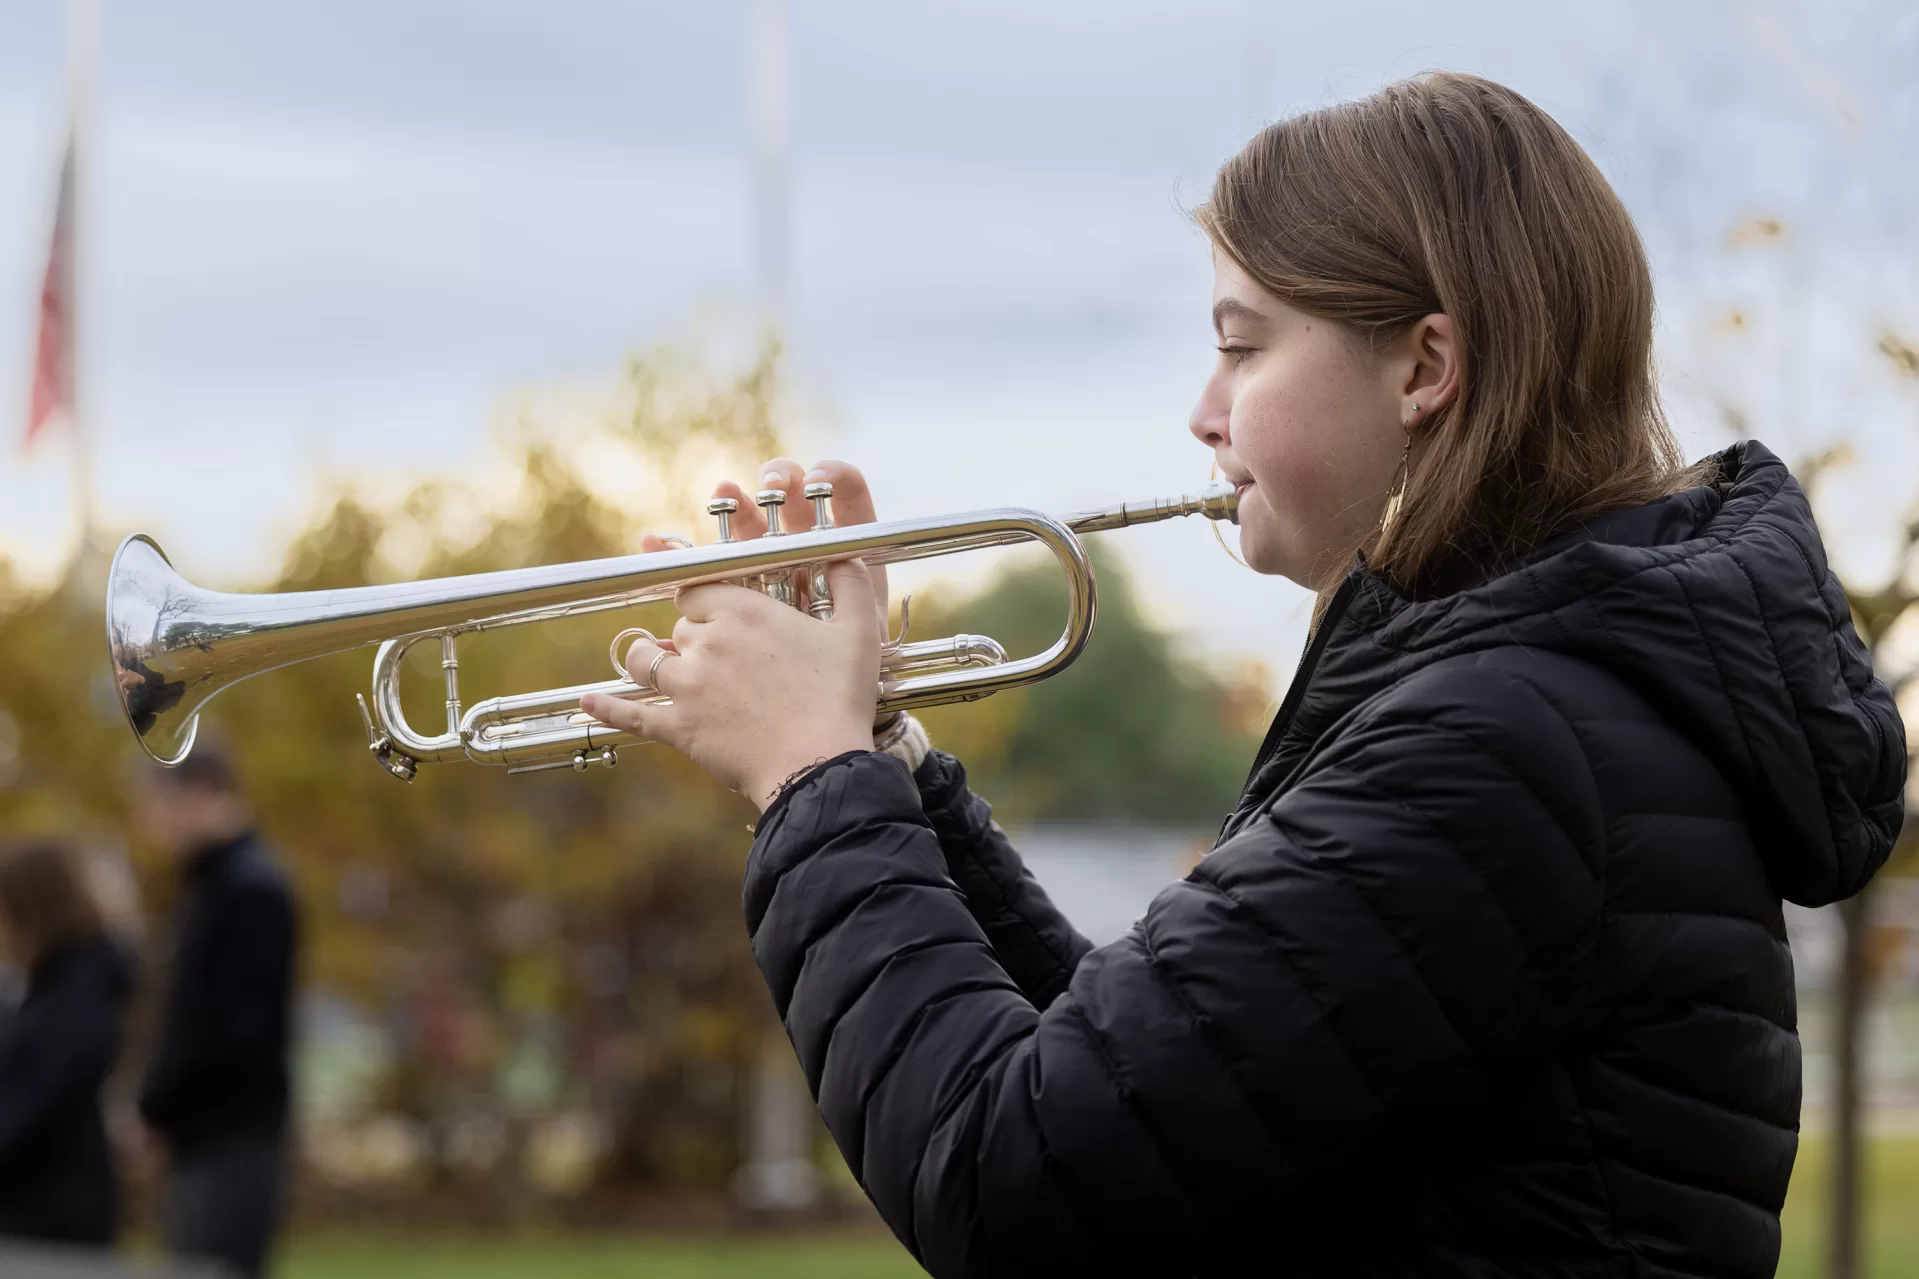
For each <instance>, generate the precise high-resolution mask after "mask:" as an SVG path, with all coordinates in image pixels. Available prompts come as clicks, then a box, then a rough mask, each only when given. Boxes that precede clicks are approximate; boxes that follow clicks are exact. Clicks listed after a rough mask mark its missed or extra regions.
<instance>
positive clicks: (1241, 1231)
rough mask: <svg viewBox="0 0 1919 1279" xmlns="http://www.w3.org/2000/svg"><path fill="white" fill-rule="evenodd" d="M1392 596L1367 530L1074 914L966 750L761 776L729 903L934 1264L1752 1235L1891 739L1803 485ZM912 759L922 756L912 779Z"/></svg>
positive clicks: (1600, 1248)
mask: <svg viewBox="0 0 1919 1279" xmlns="http://www.w3.org/2000/svg"><path fill="white" fill-rule="evenodd" d="M1722 474H1723V476H1724V478H1723V480H1722V481H1721V482H1720V483H1719V484H1717V485H1714V486H1708V487H1702V488H1699V489H1695V490H1692V491H1689V492H1686V493H1682V494H1680V495H1677V496H1675V497H1672V498H1669V499H1666V500H1663V501H1660V502H1657V503H1654V504H1652V505H1650V506H1647V507H1643V508H1639V509H1636V510H1631V511H1625V512H1620V513H1617V514H1615V515H1612V516H1609V517H1606V518H1603V519H1601V520H1599V521H1596V522H1595V523H1594V524H1593V525H1591V526H1590V527H1588V528H1587V529H1585V530H1582V531H1581V532H1580V533H1578V534H1575V535H1573V536H1570V537H1567V538H1564V539H1561V540H1559V541H1558V542H1555V543H1554V544H1553V545H1552V546H1550V547H1548V548H1546V549H1545V550H1544V551H1542V552H1541V553H1540V554H1539V555H1537V556H1535V557H1534V558H1533V559H1531V560H1530V561H1529V562H1528V563H1527V564H1525V565H1523V566H1521V567H1520V568H1518V569H1517V570H1515V571H1513V572H1511V573H1508V574H1506V575H1504V576H1500V577H1498V578H1495V579H1493V580H1491V581H1489V582H1486V583H1484V584H1483V585H1481V586H1478V587H1475V588H1472V589H1468V590H1465V591H1461V592H1459V593H1456V594H1453V595H1450V596H1447V597H1445V598H1442V599H1437V600H1430V601H1425V602H1409V601H1407V600H1405V599H1402V598H1400V597H1399V596H1397V595H1395V593H1394V592H1393V591H1392V590H1390V589H1389V588H1388V587H1387V586H1386V585H1385V584H1384V583H1383V582H1382V581H1380V580H1379V579H1377V578H1375V577H1372V576H1370V575H1368V574H1366V573H1364V572H1357V573H1355V574H1354V575H1353V577H1352V578H1350V579H1349V580H1348V581H1347V583H1346V584H1345V586H1344V587H1343V588H1342V589H1341V590H1340V592H1339V596H1338V599H1337V601H1336V603H1335V604H1334V605H1333V607H1332V609H1331V611H1330V612H1329V613H1328V615H1327V617H1326V619H1325V621H1324V622H1323V623H1322V625H1321V627H1320V631H1319V634H1318V636H1317V638H1316V639H1315V640H1314V642H1313V644H1312V645H1311V647H1310V650H1309V653H1308V659H1307V663H1306V664H1305V665H1304V666H1303V667H1302V670H1301V672H1300V674H1299V676H1298V677H1297V678H1296V680H1295V682H1294V688H1293V690H1292V692H1291V693H1290V694H1289V696H1288V698H1287V704H1286V705H1285V707H1283V708H1282V710H1281V712H1280V716H1279V719H1278V721H1277V722H1276V723H1275V725H1274V729H1273V733H1272V735H1271V737H1269V739H1268V743H1267V747H1266V748H1265V749H1264V750H1262V752H1261V756H1260V761H1259V763H1258V764H1257V766H1256V767H1255V769H1254V773H1253V777H1252V779H1251V781H1250V783H1249V785H1248V788H1247V795H1246V799H1245V800H1244V802H1243V803H1242V804H1241V805H1240V808H1239V810H1238V811H1237V812H1236V813H1235V814H1234V815H1233V816H1232V817H1231V818H1230V819H1229V820H1228V822H1227V825H1226V827H1225V829H1224V831H1223V832H1222V835H1221V839H1220V843H1219V845H1218V847H1217V848H1216V849H1215V850H1214V851H1213V853H1212V854H1211V855H1209V856H1208V857H1207V858H1206V859H1205V860H1204V861H1203V862H1202V863H1201V865H1200V867H1199V868H1198V869H1197V870H1196V871H1195V872H1194V873H1193V874H1192V875H1191V876H1190V877H1188V878H1187V879H1186V880H1184V881H1183V882H1181V883H1178V884H1175V885H1173V886H1171V887H1169V888H1168V889H1166V890H1165V891H1164V892H1163V893H1161V894H1160V895H1159V897H1158V899H1157V900H1155V901H1154V902H1153V904H1152V906H1151V908H1150V909H1149V910H1148V911H1147V914H1146V917H1145V918H1144V919H1143V920H1141V921H1140V923H1139V924H1138V925H1137V926H1135V928H1134V929H1133V930H1132V932H1131V933H1130V934H1129V935H1128V936H1127V937H1125V938H1123V939H1122V940H1120V941H1117V942H1115V943H1113V944H1112V945H1110V946H1106V947H1102V948H1100V949H1097V950H1094V949H1091V948H1090V947H1089V946H1088V944H1087V943H1086V941H1085V940H1084V939H1082V938H1081V937H1079V936H1078V934H1076V933H1075V932H1074V931H1073V930H1072V928H1071V927H1070V926H1069V925H1068V924H1067V923H1066V921H1065V920H1064V919H1063V918H1061V916H1060V915H1059V914H1058V912H1056V911H1055V910H1054V909H1053V907H1052V906H1051V904H1050V903H1049V902H1048V901H1047V899H1046V897H1045V895H1044V893H1042V892H1041V891H1040V889H1039V888H1038V887H1037V885H1036V884H1035V883H1034V882H1033V880H1032V879H1031V877H1030V876H1028V875H1027V874H1026V873H1025V872H1024V870H1023V869H1022V867H1021V866H1020V863H1019V860H1018V858H1017V857H1016V856H1015V854H1014V852H1013V850H1012V849H1011V848H1010V847H1009V846H1008V845H1007V843H1006V841H1005V839H1004V837H1003V836H1002V835H1001V834H1000V832H999V830H998V828H997V827H996V826H994V825H992V823H991V821H990V819H989V817H988V814H987V809H986V805H985V804H984V803H982V802H980V801H979V800H978V799H977V798H975V797H974V796H972V795H971V793H970V792H968V791H967V790H966V789H965V785H964V779H963V776H962V774H961V773H960V770H959V768H958V766H957V765H956V764H954V763H953V761H952V760H950V759H948V758H946V757H944V756H940V755H938V754H935V755H934V756H932V757H931V758H929V759H928V761H927V763H926V764H925V765H923V766H922V768H921V770H920V772H919V775H918V777H917V779H915V778H910V777H908V775H907V772H906V770H905V769H904V768H903V767H902V766H901V765H900V764H899V763H898V762H897V761H896V760H894V759H892V758H890V757H887V756H884V755H875V754H866V753H860V754H852V755H846V756H842V757H840V758H839V759H837V760H834V761H830V762H829V763H828V764H826V765H824V766H823V767H821V768H819V769H817V770H815V772H814V773H813V774H812V775H811V776H810V777H809V778H808V779H806V780H805V781H803V782H802V783H800V784H799V785H797V786H795V787H794V788H792V789H791V790H790V791H789V792H788V793H787V794H786V795H785V796H784V797H783V799H782V800H781V801H780V802H778V803H776V804H775V805H774V806H773V807H772V808H771V809H769V810H768V812H767V814H766V816H765V818H764V820H763V821H762V822H761V823H760V827H759V835H758V838H757V840H756V843H755V847H754V850H753V854H752V858H751V860H750V862H749V864H748V869H747V879H746V887H745V898H746V914H747V923H748V926H749V928H750V930H751V933H752V938H753V948H754V953H755V955H756V956H757V958H758V960H759V963H760V967H761V968H762V970H763V971H764V973H765V975H766V979H767V982H768V984H769V985H770V986H771V988H772V991H773V996H774V999H775V1002H776V1004H777V1006H778V1008H779V1011H780V1013H781V1015H782V1016H783V1017H784V1018H785V1021H786V1026H787V1030H788V1032H789V1034H790V1035H791V1036H792V1039H793V1043H794V1045H795V1047H796V1048H797V1049H798V1051H799V1056H800V1060H801V1062H802V1063H803V1064H804V1066H805V1069H806V1074H807V1078H808V1079H809V1081H810V1082H811V1084H812V1086H813V1088H814V1091H815V1093H816V1095H817V1096H818V1098H819V1102H820V1107H821V1109H822V1111H824V1113H825V1116H826V1120H827V1124H828V1126H829V1127H830V1128H831V1129H832V1132H833V1135H834V1137H835V1139H836V1140H837V1141H838V1143H839V1145H840V1148H841V1150H842V1151H844V1152H845V1155H846V1158H847V1161H848V1163H849V1165H850V1166H851V1167H852V1169H853V1171H854V1172H855V1173H856V1174H857V1175H858V1176H859V1179H860V1182H861V1184H862V1185H863V1186H864V1187H865V1188H866V1191H867V1193H868V1194H869V1195H871V1196H872V1198H873V1201H874V1202H875V1203H876V1204H877V1205H878V1206H879V1209H880V1211H881V1213H882V1214H883V1215H884V1216H885V1218H886V1220H887V1221H888V1223H889V1224H891V1226H892V1227H893V1230H894V1231H895V1232H896V1233H897V1234H898V1235H899V1237H900V1238H901V1239H902V1240H903V1241H904V1242H905V1243H906V1245H907V1247H909V1248H910V1249H911V1250H912V1251H913V1254H914V1255H915V1256H916V1257H918V1258H919V1259H920V1261H921V1262H922V1263H923V1264H924V1265H925V1266H926V1267H927V1268H928V1269H929V1270H931V1271H932V1272H933V1273H934V1274H936V1275H941V1276H958V1275H1022V1274H1046V1275H1060V1274H1087V1275H1093V1274H1098V1275H1114V1274H1150V1275H1194V1274H1233V1275H1238V1274H1246V1273H1253V1272H1258V1273H1278V1274H1302V1275H1366V1276H1384V1275H1394V1276H1402V1275H1403V1276H1414V1275H1417V1276H1466V1275H1472V1276H1486V1275H1508V1276H1519V1275H1524V1276H1564V1277H1568V1279H1571V1277H1575V1276H1577V1277H1581V1279H1584V1277H1588V1276H1592V1277H1596V1276H1682V1275H1683V1276H1712V1277H1714V1279H1733V1277H1743V1276H1764V1275H1771V1274H1772V1273H1773V1270H1774V1267H1775V1264H1776V1261H1777V1257H1778V1251H1779V1218H1778V1213H1779V1207H1780V1204H1781V1202H1782V1201H1783V1199H1784V1198H1785V1193H1786V1182H1787V1178H1788V1176H1789V1174H1790V1173H1791V1171H1792V1162H1793V1154H1794V1151H1795V1148H1796V1144H1797V1137H1796V1129H1797V1126H1798V1118H1799V1100H1800V1078H1799V1042H1798V1039H1797V1037H1796V1035H1795V1031H1794V1001H1793V974H1792V960H1791V957H1790V955H1789V954H1788V951H1787V948H1786V934H1785V929H1784V926H1783V924H1782V921H1781V917H1780V898H1781V897H1782V896H1783V897H1787V898H1790V899H1792V900H1794V901H1799V902H1804V903H1807V904H1817V903H1823V902H1830V901H1832V900H1835V899H1836V898H1840V897H1844V896H1846V895H1849V894H1851V893H1854V892H1857V891H1858V890H1859V888H1860V887H1861V886H1863V885H1864V884H1865V882H1866V881H1867V879H1868V878H1869V877H1870V876H1871V875H1872V874H1873V872H1874V871H1875V870H1876V869H1877V868H1878V866H1879V865H1880V863H1881V862H1882V861H1883V860H1884V858H1885V856H1886V853H1887V851H1888V849H1889V847H1890V845H1891V843H1892V841H1893V838H1894V836H1895V835H1896V833H1897V831H1898V827H1899V822H1900V795H1901V791H1902V787H1903V785H1904V781H1905V764H1906V752H1905V737H1904V730H1903V728H1902V727H1901V724H1900V720H1899V717H1898V714H1897V712H1896V711H1895V709H1894V707H1893V703H1892V700H1891V698H1890V697H1889V696H1888V694H1887V692H1886V689H1885V688H1884V687H1883V686H1882V685H1880V684H1879V683H1877V682H1876V681H1875V680H1874V679H1873V677H1872V673H1871V670H1870V669H1869V666H1868V664H1867V659H1866V655H1865V653H1864V652H1863V650H1862V648H1861V645H1860V643H1859V640H1858V638H1857V636H1856V635H1855V634H1854V632H1853V628H1852V625H1851V621H1850V617H1849V613H1848V610H1847V607H1846V603H1845V599H1844V597H1843V595H1842V593H1841V591H1840V588H1839V586H1838V584H1837V583H1836V582H1835V581H1834V579H1833V577H1832V575H1831V574H1830V572H1828V570H1827V567H1826V560H1825V555H1824V552H1823V549H1822V547H1821V545H1820V541H1819V536H1818V533H1817V530H1816V529H1815V527H1814V524H1813V519H1812V515H1811V513H1810V511H1809V510H1808V508H1807V505H1806V502H1805V498H1804V496H1803V495H1802V494H1801V492H1800V490H1799V487H1798V485H1797V484H1795V483H1794V482H1793V480H1792V479H1791V477H1790V476H1789V475H1788V474H1787V473H1786V469H1785V467H1784V466H1783V465H1781V464H1780V462H1779V460H1778V459H1777V458H1776V457H1774V456H1773V455H1772V454H1770V453H1768V452H1767V451H1766V450H1765V449H1764V448H1763V447H1760V446H1758V445H1756V444H1747V445H1743V446H1740V447H1738V448H1735V449H1733V450H1731V451H1730V452H1728V453H1727V454H1726V455H1725V457H1724V459H1723V471H1722ZM915 781H917V785H915Z"/></svg>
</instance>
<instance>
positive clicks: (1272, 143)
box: [1196, 73, 1694, 592]
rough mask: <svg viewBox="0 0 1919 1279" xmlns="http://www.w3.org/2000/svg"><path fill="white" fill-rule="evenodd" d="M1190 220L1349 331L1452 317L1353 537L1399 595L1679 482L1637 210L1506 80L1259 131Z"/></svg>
mask: <svg viewBox="0 0 1919 1279" xmlns="http://www.w3.org/2000/svg"><path fill="white" fill-rule="evenodd" d="M1196 216H1197V218H1198V220H1199V222H1200V225H1201V226H1202V227H1204V228H1205V230H1206V232H1207V234H1208V235H1209V236H1210V237H1211V238H1212V240H1213V243H1214V245H1215V246H1216V247H1217V249H1218V251H1220V252H1222V253H1225V254H1227V255H1228V256H1229V257H1231V258H1232V260H1233V261H1234V262H1236V263H1238V265H1239V266H1240V268H1241V269H1242V270H1244V271H1245V272H1246V274H1247V275H1249V276H1251V277H1252V278H1253V279H1254V280H1255V281H1257V282H1258V283H1259V284H1260V285H1261V287H1263V288H1265V289H1266V290H1267V291H1268V292H1270V293H1272V294H1273V295H1275V296H1276V297H1278V298H1279V299H1280V300H1281V301H1283V302H1286V303H1288V304H1289V305H1291V306H1293V307H1296V308H1298V309H1299V310H1302V311H1305V312H1307V313H1309V314H1311V315H1315V316H1318V317H1320V318H1322V319H1326V320H1330V321H1334V322H1336V323H1339V324H1341V325H1344V326H1345V327H1346V328H1347V329H1348V330H1349V331H1350V332H1351V333H1353V334H1354V335H1355V336H1357V337H1358V338H1359V339H1360V340H1362V341H1371V342H1380V341H1384V340H1387V339H1390V338H1391V337H1393V336H1394V335H1396V334H1397V333H1399V332H1401V331H1403V330H1404V329H1405V328H1406V327H1407V326H1408V325H1410V324H1412V323H1413V322H1414V321H1416V320H1418V319H1419V318H1420V317H1422V316H1425V315H1429V314H1432V313H1434V312H1444V313H1445V314H1446V315H1448V316H1450V317H1451V318H1452V321H1453V325H1454V329H1455V332H1456V333H1457V334H1458V338H1459V343H1460V346H1461V348H1462V357H1463V365H1462V373H1463V377H1462V379H1461V385H1460V391H1459V394H1458V396H1457V398H1456V399H1455V400H1454V401H1453V402H1452V403H1451V404H1448V405H1446V406H1445V407H1444V408H1442V409H1440V410H1439V411H1438V412H1436V413H1433V414H1432V415H1430V416H1429V417H1428V418H1426V419H1425V420H1424V421H1423V422H1422V423H1421V424H1420V426H1419V427H1418V428H1417V430H1418V440H1417V443H1416V445H1415V447H1414V448H1413V449H1412V450H1411V453H1410V461H1409V465H1408V468H1407V473H1406V474H1405V475H1404V476H1403V477H1400V478H1399V480H1398V482H1399V484H1400V486H1401V487H1400V488H1399V493H1400V501H1399V503H1398V510H1397V513H1396V514H1395V515H1394V516H1393V517H1392V519H1391V521H1390V524H1389V525H1387V526H1386V527H1382V528H1381V529H1379V530H1378V531H1376V532H1375V533H1374V534H1372V536H1371V537H1370V538H1369V539H1368V541H1367V543H1366V544H1365V545H1363V546H1361V547H1358V548H1355V549H1357V550H1361V551H1364V552H1365V554H1366V557H1367V560H1368V562H1369V564H1370V565H1371V567H1372V568H1373V569H1374V570H1375V571H1377V572H1379V573H1381V574H1382V575H1384V576H1385V577H1386V578H1387V579H1388V580H1390V581H1392V582H1393V583H1395V584H1396V585H1398V586H1399V587H1401V588H1402V589H1407V590H1413V591H1422V592H1423V591H1435V590H1447V589H1452V588H1455V587H1457V586H1459V585H1463V584H1465V583H1467V582H1470V581H1473V580H1476V579H1478V578H1480V577H1483V576H1484V575H1486V574H1487V573H1490V572H1493V571H1495V570H1497V569H1499V568H1500V567H1502V566H1505V565H1509V564H1510V563H1512V562H1513V561H1514V560H1517V559H1519V558H1521V557H1523V556H1524V555H1525V554H1526V553H1527V552H1529V551H1531V550H1533V549H1534V548H1536V547H1537V546H1539V545H1540V543H1542V542H1543V541H1545V540H1546V539H1547V538H1548V537H1550V536H1551V535H1553V534H1554V533H1556V532H1559V531H1562V530H1565V529H1568V528H1571V527H1573V526H1575V525H1577V524H1579V523H1581V522H1583V521H1585V520H1588V519H1590V518H1592V517H1593V516H1595V515H1597V514H1599V513H1601V512H1603V511H1607V510H1612V509H1616V508H1619V507H1625V506H1636V505H1639V504H1641V503H1644V502H1648V501H1651V500H1652V499H1654V498H1656V497H1659V496H1662V495H1664V494H1666V493H1670V492H1675V491H1677V490H1678V489H1680V488H1683V487H1685V486H1687V485H1688V484H1690V483H1693V482H1694V478H1693V477H1692V476H1691V475H1690V473H1688V472H1686V471H1684V470H1683V469H1682V459H1681V456H1680V453H1679V449H1678V445H1677V444H1676V443H1675V442H1674V440H1673V437H1672V432H1671V430H1670V429H1669V428H1668V426H1667V424H1666V419H1665V415H1664V413H1663V412H1662V411H1661V409H1660V405H1659V396H1658V391H1657V389H1656V387H1655V385H1654V380H1653V367H1652V325H1653V292H1652V275H1651V272H1650V271H1649V270H1648V268H1647V265H1646V255H1645V250H1644V249H1643V247H1642V246H1641V244H1640V242H1639V235H1638V232H1637V231H1636V230H1635V229H1634V227H1633V223H1632V218H1631V217H1630V216H1629V215H1628V214H1627V212H1626V209H1625V206H1624V205H1623V204H1621V203H1620V201H1619V197H1618V196H1617V195H1615V194H1614V193H1613V190H1612V188H1611V187H1610V186H1609V185H1608V184H1607V182H1606V179H1605V178H1604V177H1603V176H1602V175H1601V174H1600V172H1599V170H1598V168H1596V167H1595V166H1594V165H1593V162H1592V160H1591V159H1590V158H1588V157H1587V155H1586V153H1585V152H1584V151H1583V150H1581V149H1580V147H1579V144H1578V143H1576V142H1574V141H1573V140H1572V138H1571V137H1570V136H1569V135H1568V134H1567V133H1566V131H1565V130H1564V129H1562V128H1560V127H1559V125H1558V124H1556V123H1555V122H1554V121H1553V120H1552V118H1551V117H1549V116H1547V115H1546V113H1545V112H1543V111H1541V110H1540V109H1539V108H1538V107H1536V106H1534V105H1533V104H1532V103H1531V102H1529V101H1527V100H1526V99H1525V98H1523V97H1521V96H1520V95H1519V94H1517V93H1514V92H1513V91H1512V90H1511V89H1508V88H1506V87H1504V86H1503V85H1498V84H1494V83H1493V82H1491V81H1489V80H1482V79H1480V78H1479V77H1477V76H1469V75H1456V74H1451V73H1432V74H1428V75H1424V76H1419V77H1417V78H1414V79H1411V80H1404V81H1401V82H1399V83H1397V84H1393V85H1389V86H1387V87H1386V88H1384V89H1382V90H1380V91H1379V92H1378V93H1375V94H1373V95H1372V96H1371V97H1369V98H1365V99H1362V100H1360V101H1357V102H1348V103H1343V104H1340V105H1338V106H1332V107H1327V108H1324V109H1322V110H1318V111H1312V112H1308V113H1306V114H1304V115H1299V116H1295V117H1293V118H1291V119H1288V120H1283V121H1281V122H1279V123H1277V124H1274V125H1270V126H1268V127H1267V128H1266V129H1264V130H1262V131H1261V132H1260V134H1259V135H1258V136H1257V137H1255V138H1254V139H1253V140H1252V141H1251V142H1249V143H1248V144H1247V145H1246V147H1245V149H1244V150H1242V151H1241V152H1240V153H1239V154H1238V155H1236V156H1234V157H1233V158H1232V159H1231V160H1229V161H1227V163H1226V165H1225V167H1224V168H1222V169H1221V170H1220V172H1219V177H1218V179H1217V181H1216V182H1215V183H1214V186H1213V191H1212V195H1211V196H1210V198H1209V199H1208V200H1207V202H1206V203H1205V204H1204V205H1202V206H1200V208H1199V209H1198V210H1196Z"/></svg>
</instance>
